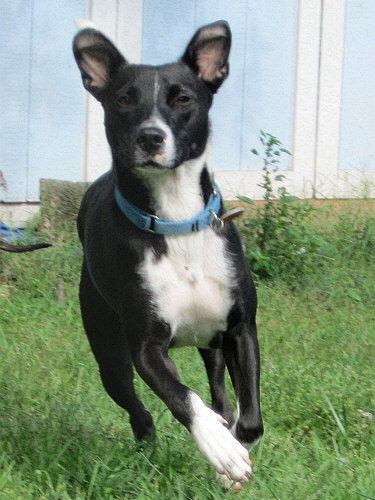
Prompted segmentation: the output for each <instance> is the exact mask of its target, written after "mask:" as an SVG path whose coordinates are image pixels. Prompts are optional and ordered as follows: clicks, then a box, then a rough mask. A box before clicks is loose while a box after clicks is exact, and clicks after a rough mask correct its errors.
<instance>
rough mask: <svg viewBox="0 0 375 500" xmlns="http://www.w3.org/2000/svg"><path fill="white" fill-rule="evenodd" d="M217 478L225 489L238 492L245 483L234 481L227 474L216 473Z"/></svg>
mask: <svg viewBox="0 0 375 500" xmlns="http://www.w3.org/2000/svg"><path fill="white" fill-rule="evenodd" d="M216 479H217V481H218V482H219V483H220V484H221V486H222V487H223V489H224V490H233V491H235V492H236V493H238V492H239V491H241V490H242V488H243V485H244V484H243V482H241V481H233V480H232V479H229V477H228V476H226V475H225V474H216ZM250 480H251V478H250Z"/></svg>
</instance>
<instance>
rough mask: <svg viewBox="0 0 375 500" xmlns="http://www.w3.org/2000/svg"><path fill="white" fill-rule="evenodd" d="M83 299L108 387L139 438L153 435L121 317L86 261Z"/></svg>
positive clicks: (84, 313) (86, 320)
mask: <svg viewBox="0 0 375 500" xmlns="http://www.w3.org/2000/svg"><path fill="white" fill-rule="evenodd" d="M80 303H81V312H82V319H83V324H84V327H85V330H86V333H87V336H88V339H89V342H90V346H91V349H92V351H93V353H94V356H95V358H96V360H97V362H98V365H99V371H100V376H101V379H102V382H103V385H104V388H105V389H106V391H107V393H108V394H109V395H110V396H111V398H112V399H113V400H114V401H115V402H116V403H117V404H118V405H119V406H121V408H124V409H125V410H126V411H127V412H128V413H129V416H130V424H131V426H132V429H133V433H134V436H135V438H136V439H138V440H142V439H147V438H149V437H151V436H152V435H153V434H154V432H155V429H154V426H153V423H152V417H151V415H150V413H149V412H148V411H146V409H145V408H144V406H143V404H142V402H141V401H140V400H139V398H138V396H137V395H136V393H135V389H134V382H133V377H134V375H133V365H132V361H131V356H130V352H129V348H128V345H127V342H126V339H125V337H124V335H122V334H121V328H120V321H119V318H118V316H117V315H116V313H115V312H114V311H113V310H112V309H111V308H110V307H109V306H108V305H107V303H106V302H105V300H104V299H103V298H102V297H101V295H100V294H99V293H98V291H97V290H96V288H95V285H94V284H93V282H92V280H91V278H90V276H89V274H88V271H87V269H86V266H85V264H83V267H82V275H81V283H80Z"/></svg>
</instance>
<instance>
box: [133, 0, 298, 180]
mask: <svg viewBox="0 0 375 500" xmlns="http://www.w3.org/2000/svg"><path fill="white" fill-rule="evenodd" d="M161 6H162V8H161ZM297 8H298V1H297V0H268V1H265V0H237V1H236V2H229V1H228V0H204V1H202V0H178V1H175V0H163V1H162V2H157V1H155V0H144V25H143V47H142V62H143V63H146V64H162V63H166V62H172V61H174V60H176V59H177V58H178V57H179V56H180V55H182V53H183V51H184V49H185V46H186V44H187V43H188V42H189V40H190V38H191V37H192V35H193V33H194V32H195V30H196V29H197V28H198V27H200V26H201V25H203V24H206V23H210V22H213V21H216V20H218V19H225V20H227V21H229V23H230V26H231V29H232V33H233V45H232V52H231V58H230V65H231V66H230V75H229V78H228V80H227V81H226V82H225V83H224V85H223V87H222V88H221V89H220V90H219V93H218V95H217V96H216V99H215V103H214V106H213V109H212V112H211V117H212V122H213V133H214V135H213V162H212V163H213V165H214V168H215V169H217V170H237V169H247V168H259V167H260V164H259V163H258V160H257V158H256V157H255V156H254V155H252V154H251V153H250V150H251V149H252V148H253V147H257V146H258V135H259V129H263V130H264V131H266V132H270V133H272V134H274V135H276V136H277V137H278V138H279V139H281V140H282V142H283V143H284V144H285V145H286V146H287V147H288V148H291V149H292V148H293V145H292V133H293V130H292V129H293V115H294V79H295V66H296V36H297V17H298V13H297Z"/></svg>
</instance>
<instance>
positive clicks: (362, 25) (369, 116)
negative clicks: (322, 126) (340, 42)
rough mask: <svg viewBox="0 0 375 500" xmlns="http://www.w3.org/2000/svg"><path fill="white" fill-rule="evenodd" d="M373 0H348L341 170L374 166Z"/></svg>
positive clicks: (342, 103) (374, 40)
mask: <svg viewBox="0 0 375 500" xmlns="http://www.w3.org/2000/svg"><path fill="white" fill-rule="evenodd" d="M374 21H375V2H374V0H347V5H346V19H345V41H344V51H345V52H344V68H343V81H342V102H341V130H340V156H339V165H340V168H341V169H344V170H347V169H359V170H370V169H375V153H374V146H375V36H374Z"/></svg>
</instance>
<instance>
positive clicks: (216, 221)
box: [210, 210, 224, 232]
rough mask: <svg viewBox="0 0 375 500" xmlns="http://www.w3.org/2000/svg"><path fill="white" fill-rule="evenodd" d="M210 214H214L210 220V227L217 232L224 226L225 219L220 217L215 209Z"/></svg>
mask: <svg viewBox="0 0 375 500" xmlns="http://www.w3.org/2000/svg"><path fill="white" fill-rule="evenodd" d="M210 214H211V215H212V217H213V219H212V220H211V222H210V227H211V228H212V229H213V230H214V231H217V232H220V231H221V230H222V229H223V227H224V221H223V220H222V219H220V217H219V216H218V215H217V213H216V212H214V211H213V210H210Z"/></svg>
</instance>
